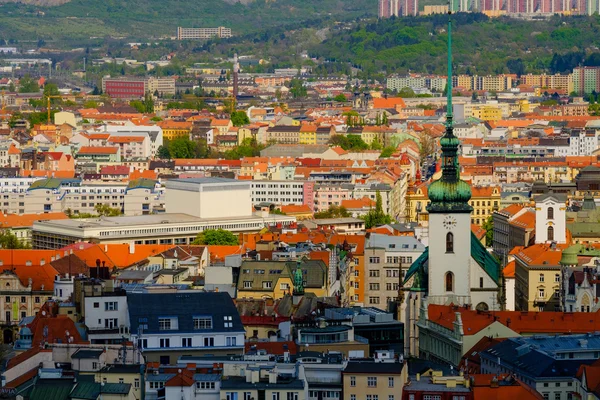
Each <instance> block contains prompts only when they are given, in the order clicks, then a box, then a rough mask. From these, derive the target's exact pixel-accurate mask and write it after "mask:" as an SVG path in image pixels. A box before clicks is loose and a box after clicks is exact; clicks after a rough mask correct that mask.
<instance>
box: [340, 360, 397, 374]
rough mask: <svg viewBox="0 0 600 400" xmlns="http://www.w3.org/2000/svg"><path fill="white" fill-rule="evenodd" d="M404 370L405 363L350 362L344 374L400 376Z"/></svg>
mask: <svg viewBox="0 0 600 400" xmlns="http://www.w3.org/2000/svg"><path fill="white" fill-rule="evenodd" d="M402 368H404V363H399V362H374V361H372V360H368V361H349V362H348V365H346V368H345V369H344V374H362V373H365V374H366V373H372V374H400V373H401V372H402Z"/></svg>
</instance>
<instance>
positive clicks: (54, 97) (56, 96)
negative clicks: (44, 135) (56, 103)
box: [46, 95, 62, 125]
mask: <svg viewBox="0 0 600 400" xmlns="http://www.w3.org/2000/svg"><path fill="white" fill-rule="evenodd" d="M46 98H47V99H48V122H47V124H48V125H50V123H51V122H50V101H51V100H52V99H61V98H62V96H60V95H46Z"/></svg>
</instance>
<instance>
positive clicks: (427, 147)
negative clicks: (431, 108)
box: [419, 132, 435, 160]
mask: <svg viewBox="0 0 600 400" xmlns="http://www.w3.org/2000/svg"><path fill="white" fill-rule="evenodd" d="M434 152H435V140H434V139H433V138H432V137H431V135H430V134H429V133H428V132H423V133H422V134H421V137H420V141H419V154H420V156H421V160H423V159H425V158H427V157H429V156H430V155H432V154H433V153H434Z"/></svg>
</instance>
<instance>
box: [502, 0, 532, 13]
mask: <svg viewBox="0 0 600 400" xmlns="http://www.w3.org/2000/svg"><path fill="white" fill-rule="evenodd" d="M535 10H536V2H535V0H507V1H506V12H507V13H508V14H523V13H525V14H531V13H533V12H535Z"/></svg>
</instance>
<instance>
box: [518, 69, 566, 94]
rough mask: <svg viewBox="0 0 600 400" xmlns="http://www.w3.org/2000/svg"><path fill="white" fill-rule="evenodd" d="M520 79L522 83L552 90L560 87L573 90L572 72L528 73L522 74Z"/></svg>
mask: <svg viewBox="0 0 600 400" xmlns="http://www.w3.org/2000/svg"><path fill="white" fill-rule="evenodd" d="M520 80H521V84H523V85H527V86H532V87H539V88H547V89H550V90H558V89H560V90H564V91H566V92H567V93H571V92H572V91H573V75H572V74H568V75H561V74H555V75H546V74H541V75H533V74H527V75H521V77H520Z"/></svg>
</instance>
